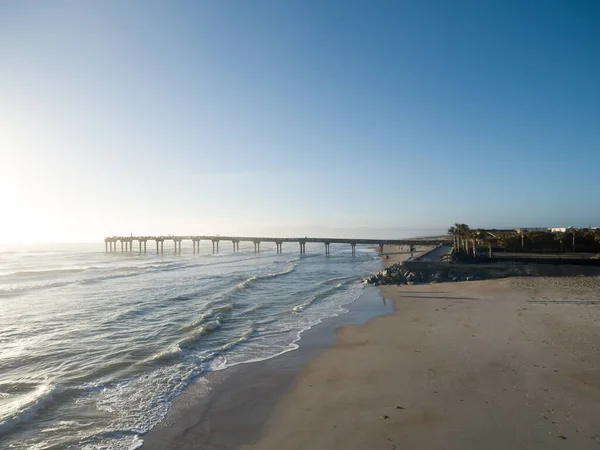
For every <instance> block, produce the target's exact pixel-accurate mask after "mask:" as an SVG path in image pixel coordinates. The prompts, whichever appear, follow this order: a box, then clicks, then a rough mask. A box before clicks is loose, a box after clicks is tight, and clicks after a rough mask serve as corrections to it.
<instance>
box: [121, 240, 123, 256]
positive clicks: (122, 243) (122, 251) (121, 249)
mask: <svg viewBox="0 0 600 450" xmlns="http://www.w3.org/2000/svg"><path fill="white" fill-rule="evenodd" d="M122 252H123V241H121V253H122Z"/></svg>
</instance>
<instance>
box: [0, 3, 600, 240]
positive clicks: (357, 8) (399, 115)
mask: <svg viewBox="0 0 600 450" xmlns="http://www.w3.org/2000/svg"><path fill="white" fill-rule="evenodd" d="M599 21H600V3H599V2H597V1H595V0H592V1H583V0H581V1H560V0H552V1H533V0H526V1H510V0H505V1H495V0H494V1H492V0H473V1H464V0H456V1H451V2H450V1H447V0H440V1H434V0H420V1H384V0H380V1H377V2H367V1H364V0H363V1H349V0H344V1H340V0H338V1H327V0H319V1H311V0H302V1H300V0H290V1H283V2H282V1H275V0H273V1H264V0H254V1H241V0H240V1H216V0H215V1H161V2H158V1H145V0H144V1H141V0H140V1H134V0H127V1H103V2H92V1H61V0H57V1H53V2H43V1H36V2H31V1H27V0H25V1H23V0H18V1H17V0H4V1H2V2H0V217H1V218H0V242H4V243H21V242H22V243H30V242H91V241H101V240H102V238H103V237H104V236H110V235H118V234H130V233H133V234H134V235H136V234H139V235H154V234H199V235H202V234H222V235H225V234H246V235H248V234H253V235H267V234H275V235H280V236H281V235H283V236H285V235H291V236H296V235H308V236H310V235H313V236H316V235H318V234H324V235H329V236H334V235H337V236H340V235H347V236H358V235H362V236H365V237H371V236H377V237H390V238H393V237H397V236H401V235H410V234H411V233H412V234H414V233H416V232H415V230H420V231H422V232H423V233H426V234H427V233H429V232H434V231H445V230H447V228H448V227H449V226H451V225H452V224H453V223H455V222H462V223H468V224H469V225H471V227H537V226H567V225H574V226H588V225H600V208H599V206H600V189H599V188H598V187H599V180H600V82H599V81H598V80H600V26H598V23H599Z"/></svg>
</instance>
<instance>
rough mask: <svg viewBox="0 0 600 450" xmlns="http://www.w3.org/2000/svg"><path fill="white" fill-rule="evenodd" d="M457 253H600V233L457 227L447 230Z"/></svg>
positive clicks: (570, 230) (459, 224)
mask: <svg viewBox="0 0 600 450" xmlns="http://www.w3.org/2000/svg"><path fill="white" fill-rule="evenodd" d="M448 234H449V235H451V236H452V238H453V240H454V248H455V249H456V250H457V251H458V252H464V253H466V254H467V255H471V254H472V255H473V256H475V255H476V253H477V252H489V254H490V256H491V254H492V252H494V251H504V252H526V253H564V252H583V253H599V252H600V230H587V229H578V228H569V229H568V230H567V231H566V232H558V233H553V232H550V231H538V230H535V231H533V230H532V231H528V230H526V229H522V230H520V232H517V231H512V230H511V231H496V230H484V229H482V228H478V229H471V228H470V227H469V226H468V225H467V224H464V223H456V224H454V226H452V227H450V228H449V229H448Z"/></svg>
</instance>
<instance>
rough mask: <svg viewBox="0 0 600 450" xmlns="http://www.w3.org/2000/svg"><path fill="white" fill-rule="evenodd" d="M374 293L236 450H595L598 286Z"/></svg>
mask: <svg viewBox="0 0 600 450" xmlns="http://www.w3.org/2000/svg"><path fill="white" fill-rule="evenodd" d="M387 250H388V251H390V252H391V253H394V252H395V249H387ZM393 258H394V255H392V256H391V257H390V259H388V260H386V262H387V263H389V264H391V263H393ZM381 291H382V294H383V295H384V296H385V297H386V298H388V299H391V300H392V301H393V303H394V305H395V309H396V311H395V313H393V314H391V315H387V316H383V317H379V318H376V319H373V320H371V321H370V322H369V323H368V324H366V325H365V326H358V327H355V326H350V327H344V328H341V329H338V330H337V340H336V343H335V345H334V346H332V347H331V348H329V349H327V350H325V351H323V352H321V353H320V354H318V355H317V356H316V357H315V358H314V359H313V360H311V361H310V362H309V363H308V364H307V365H306V366H305V367H304V369H303V370H302V371H301V373H300V375H299V376H297V377H296V378H295V379H294V381H293V383H292V385H291V387H290V388H289V389H288V390H287V391H286V392H285V394H284V395H283V396H282V397H281V398H280V400H279V401H278V403H277V404H276V405H275V407H274V408H273V409H272V413H271V415H270V417H269V419H268V421H267V422H266V424H265V426H264V427H263V429H262V432H261V437H260V439H258V440H256V442H254V443H252V444H251V445H246V446H243V447H242V448H244V449H261V450H271V449H273V450H275V449H283V448H285V449H336V448H343V449H357V450H358V449H403V448H406V449H423V450H425V449H461V450H465V449H477V450H479V449H483V448H485V449H502V450H505V449H509V448H514V449H542V448H544V449H555V448H556V449H559V448H560V449H564V448H567V447H568V448H577V449H588V448H589V449H597V448H600V313H599V311H600V309H599V308H600V277H586V278H583V277H569V278H562V277H556V278H541V277H540V278H533V277H530V278H513V279H503V280H489V281H476V282H463V283H441V284H434V285H420V286H385V287H383V288H382V289H381ZM596 302H598V303H596Z"/></svg>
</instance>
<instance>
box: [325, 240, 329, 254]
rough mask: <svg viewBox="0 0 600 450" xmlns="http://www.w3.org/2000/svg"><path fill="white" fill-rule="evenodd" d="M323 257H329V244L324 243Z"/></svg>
mask: <svg viewBox="0 0 600 450" xmlns="http://www.w3.org/2000/svg"><path fill="white" fill-rule="evenodd" d="M325 255H329V242H325Z"/></svg>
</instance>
